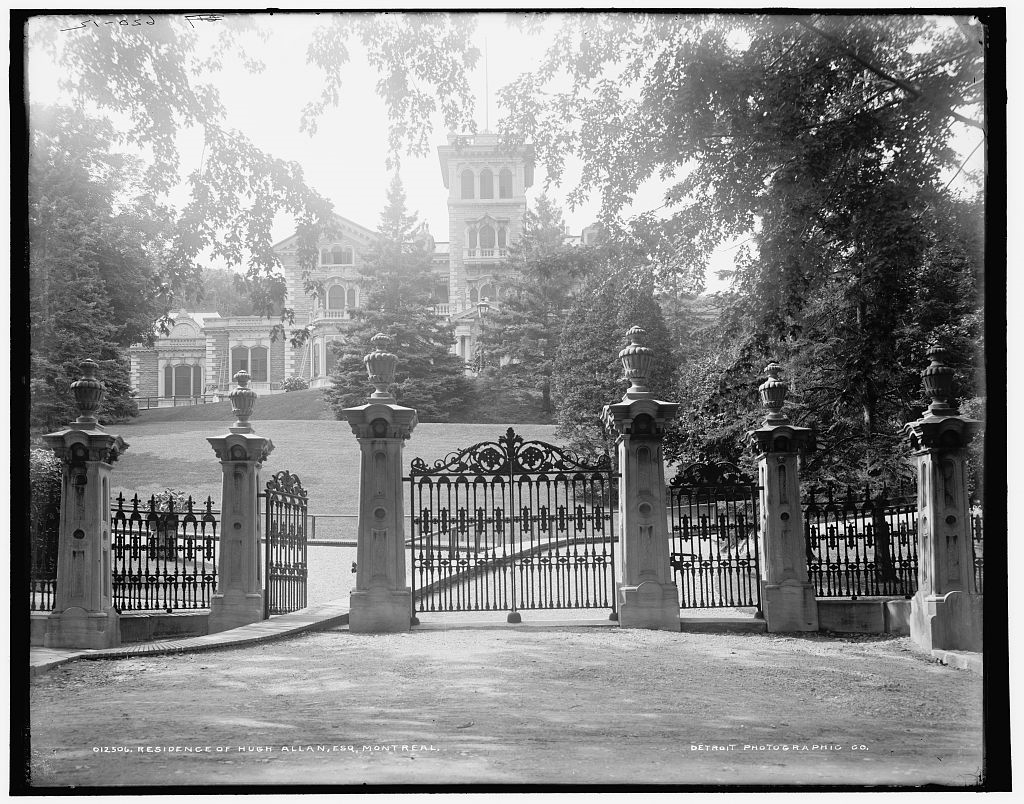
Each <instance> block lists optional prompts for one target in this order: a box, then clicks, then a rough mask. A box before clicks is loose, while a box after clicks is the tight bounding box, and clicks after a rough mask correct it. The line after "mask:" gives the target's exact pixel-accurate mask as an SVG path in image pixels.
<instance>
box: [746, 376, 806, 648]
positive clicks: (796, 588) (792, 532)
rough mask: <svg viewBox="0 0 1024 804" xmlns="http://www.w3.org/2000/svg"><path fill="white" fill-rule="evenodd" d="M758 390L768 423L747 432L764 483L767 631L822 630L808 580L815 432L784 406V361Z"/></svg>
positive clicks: (763, 560)
mask: <svg viewBox="0 0 1024 804" xmlns="http://www.w3.org/2000/svg"><path fill="white" fill-rule="evenodd" d="M765 371H766V372H767V373H768V379H767V380H766V381H765V382H764V384H762V385H761V387H760V388H759V389H758V390H759V391H760V393H761V401H762V403H763V404H764V406H765V407H766V408H767V409H768V416H767V417H766V418H765V420H764V424H763V425H762V426H761V427H759V428H758V429H756V430H753V431H751V432H750V433H749V434H748V435H749V438H750V444H751V447H752V448H753V449H754V452H755V454H756V456H757V472H758V480H759V482H760V485H761V491H760V505H761V527H760V538H761V608H762V610H763V611H764V618H765V621H766V623H767V626H768V630H769V631H772V632H778V631H817V630H818V602H817V600H816V598H815V596H814V587H813V586H811V584H810V583H809V581H808V580H807V555H806V551H805V549H804V526H803V509H802V508H801V507H800V474H799V465H798V464H799V454H800V453H801V452H805V451H810V450H813V449H814V433H813V431H812V430H811V429H810V428H808V427H795V426H794V425H792V424H791V423H790V421H789V417H787V416H786V414H785V413H784V412H783V410H782V407H783V404H784V403H785V401H786V392H787V391H788V387H787V386H786V383H785V382H783V381H782V380H780V379H779V374H780V373H781V371H782V366H780V365H779V364H778V363H776V362H774V361H773V362H771V363H769V364H768V367H767V368H766V369H765Z"/></svg>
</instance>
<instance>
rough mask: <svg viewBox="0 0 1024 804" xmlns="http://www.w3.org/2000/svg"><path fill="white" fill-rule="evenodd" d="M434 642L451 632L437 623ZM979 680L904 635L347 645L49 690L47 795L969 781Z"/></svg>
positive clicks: (112, 674) (558, 632) (416, 635)
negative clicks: (106, 788) (61, 789)
mask: <svg viewBox="0 0 1024 804" xmlns="http://www.w3.org/2000/svg"><path fill="white" fill-rule="evenodd" d="M435 628H436V627H435ZM981 695H982V689H981V677H980V676H979V675H977V674H974V673H970V672H967V671H962V670H955V669H953V668H950V667H946V666H943V665H939V664H937V663H936V662H934V661H932V660H931V659H930V657H927V656H926V655H924V654H922V653H920V652H919V651H918V650H917V649H916V648H915V647H914V646H913V644H912V643H911V642H910V640H909V639H907V638H892V637H862V638H845V639H844V638H835V637H829V638H826V637H823V636H819V635H811V636H806V637H803V636H778V635H765V634H711V635H708V634H692V633H691V634H687V633H666V632H656V631H632V630H623V629H619V628H616V627H611V628H585V627H580V626H577V627H572V628H569V627H562V628H551V629H539V630H533V629H531V630H524V629H515V628H505V627H493V628H484V629H468V628H444V629H437V630H418V631H416V632H413V633H408V634H396V635H374V636H369V635H355V634H349V633H348V632H347V631H343V630H339V631H334V632H324V633H318V634H309V635H303V636H299V637H295V638H292V639H290V640H286V641H280V642H275V643H269V644H264V645H259V646H253V647H249V648H244V649H238V650H227V651H220V652H214V653H201V654H192V655H178V656H161V657H151V658H140V659H126V660H116V661H79V662H75V663H73V664H70V665H67V666H64V667H61V668H57V669H55V670H53V671H51V672H50V673H48V674H46V675H44V676H41V677H39V678H38V679H36V680H35V681H34V682H33V690H32V700H31V716H32V740H33V745H32V753H33V762H32V772H33V783H34V784H36V785H42V786H50V785H53V786H65V785H181V784H205V785H219V784H254V785H259V784H317V785H320V784H338V785H359V784H370V785H374V784H404V785H415V786H424V785H458V784H462V783H504V784H528V783H541V784H565V783H576V784H595V783H600V784H610V783H623V784H630V785H642V784H700V785H705V784H706V785H732V784H768V785H771V784H852V785H917V784H926V783H941V784H950V785H973V784H975V783H977V777H978V774H979V772H980V769H981V766H982V750H981V743H982V718H981Z"/></svg>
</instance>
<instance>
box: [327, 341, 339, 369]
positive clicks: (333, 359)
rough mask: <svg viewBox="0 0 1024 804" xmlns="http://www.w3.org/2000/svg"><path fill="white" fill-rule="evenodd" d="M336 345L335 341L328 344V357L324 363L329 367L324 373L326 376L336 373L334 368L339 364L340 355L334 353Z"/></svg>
mask: <svg viewBox="0 0 1024 804" xmlns="http://www.w3.org/2000/svg"><path fill="white" fill-rule="evenodd" d="M334 345H335V341H329V342H328V343H327V356H326V359H325V361H324V362H325V364H326V366H327V368H326V371H325V372H324V373H326V374H330V373H331V372H332V371H334V366H335V364H336V363H337V362H338V355H337V354H336V353H335V351H334Z"/></svg>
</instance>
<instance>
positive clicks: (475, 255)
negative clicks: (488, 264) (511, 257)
mask: <svg viewBox="0 0 1024 804" xmlns="http://www.w3.org/2000/svg"><path fill="white" fill-rule="evenodd" d="M507 254H508V249H505V248H467V249H465V257H464V259H467V260H485V259H494V258H495V257H505V256H507Z"/></svg>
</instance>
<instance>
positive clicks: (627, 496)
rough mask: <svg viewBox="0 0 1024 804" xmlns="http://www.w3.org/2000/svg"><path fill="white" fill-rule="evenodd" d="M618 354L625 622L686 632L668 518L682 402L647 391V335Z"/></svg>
mask: <svg viewBox="0 0 1024 804" xmlns="http://www.w3.org/2000/svg"><path fill="white" fill-rule="evenodd" d="M626 334H627V337H629V339H630V341H631V342H630V345H629V346H627V347H626V348H625V349H623V350H622V351H621V352H619V358H620V359H621V360H622V367H623V369H624V372H625V379H627V380H629V381H630V387H629V389H628V390H627V391H626V393H625V395H624V396H623V397H622V401H621V402H616V403H614V404H612V405H605V407H604V411H603V412H602V419H603V420H604V423H605V425H606V426H607V427H608V428H610V429H612V430H614V431H615V432H616V433H617V434H618V438H617V440H616V449H617V450H618V461H619V472H620V474H621V477H620V478H619V561H618V569H617V573H618V577H617V578H616V584H617V587H618V588H617V592H618V604H619V625H620V626H622V627H624V628H660V629H664V630H668V631H678V630H679V591H678V589H677V588H676V585H675V583H674V582H673V580H672V567H671V565H670V564H669V549H668V515H667V508H666V505H665V463H664V458H663V456H662V445H661V442H662V438H663V436H664V432H665V425H667V424H668V423H669V422H670V421H671V420H672V419H673V418H675V416H676V413H677V411H678V410H679V405H678V403H676V402H661V401H659V400H657V399H655V398H654V394H653V393H652V392H650V391H648V390H647V375H648V373H649V372H650V369H651V362H652V360H653V359H654V352H653V350H651V349H649V348H648V347H646V346H644V345H643V344H644V341H645V340H646V333H645V332H644V330H642V329H641V328H640V327H633V328H632V329H630V330H629V332H628V333H626Z"/></svg>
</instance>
